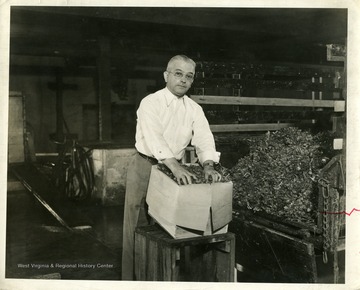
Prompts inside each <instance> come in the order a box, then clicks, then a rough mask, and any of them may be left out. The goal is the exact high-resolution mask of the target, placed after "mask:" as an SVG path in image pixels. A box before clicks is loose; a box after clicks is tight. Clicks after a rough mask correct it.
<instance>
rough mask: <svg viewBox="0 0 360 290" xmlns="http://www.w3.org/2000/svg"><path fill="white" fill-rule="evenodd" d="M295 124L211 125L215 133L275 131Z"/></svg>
mask: <svg viewBox="0 0 360 290" xmlns="http://www.w3.org/2000/svg"><path fill="white" fill-rule="evenodd" d="M291 126H294V124H291V123H274V124H225V125H210V129H211V131H212V132H214V133H219V132H252V131H275V130H279V129H281V128H287V127H291Z"/></svg>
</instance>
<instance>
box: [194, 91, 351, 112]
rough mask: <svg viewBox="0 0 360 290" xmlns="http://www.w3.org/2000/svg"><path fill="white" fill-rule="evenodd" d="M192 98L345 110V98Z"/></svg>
mask: <svg viewBox="0 0 360 290" xmlns="http://www.w3.org/2000/svg"><path fill="white" fill-rule="evenodd" d="M191 99H193V100H194V101H195V102H197V103H198V104H203V105H253V106H279V107H314V108H334V110H335V112H344V111H345V101H343V100H308V99H283V98H251V97H233V96H210V95H192V96H191Z"/></svg>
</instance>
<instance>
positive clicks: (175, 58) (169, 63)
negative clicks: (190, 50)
mask: <svg viewBox="0 0 360 290" xmlns="http://www.w3.org/2000/svg"><path fill="white" fill-rule="evenodd" d="M176 60H182V61H185V62H188V63H191V64H192V65H193V66H194V68H196V63H195V61H193V60H192V59H191V58H190V57H188V56H186V55H184V54H178V55H175V56H173V57H172V58H171V59H170V60H169V62H168V65H167V67H166V70H170V68H171V66H172V63H173V62H174V61H176Z"/></svg>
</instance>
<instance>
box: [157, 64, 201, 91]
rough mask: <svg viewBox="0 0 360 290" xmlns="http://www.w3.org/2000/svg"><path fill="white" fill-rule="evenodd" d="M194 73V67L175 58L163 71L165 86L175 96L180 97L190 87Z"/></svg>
mask: <svg viewBox="0 0 360 290" xmlns="http://www.w3.org/2000/svg"><path fill="white" fill-rule="evenodd" d="M194 75H195V67H194V66H193V65H192V64H191V63H189V62H185V61H182V60H175V61H174V62H173V63H172V64H171V66H170V67H169V68H168V71H165V72H164V79H165V82H166V86H167V88H168V89H169V91H170V92H172V93H173V94H174V95H175V96H177V97H182V96H183V95H185V94H186V92H187V91H188V90H189V89H190V87H191V85H192V81H193V78H194Z"/></svg>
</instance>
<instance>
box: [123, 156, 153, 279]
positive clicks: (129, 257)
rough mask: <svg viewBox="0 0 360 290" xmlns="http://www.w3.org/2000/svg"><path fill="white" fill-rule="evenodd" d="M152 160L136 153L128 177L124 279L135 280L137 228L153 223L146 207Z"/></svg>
mask: <svg viewBox="0 0 360 290" xmlns="http://www.w3.org/2000/svg"><path fill="white" fill-rule="evenodd" d="M151 166H152V164H151V162H149V161H148V160H146V159H144V158H143V157H141V156H140V155H139V154H135V155H134V157H133V159H132V161H131V163H130V164H129V167H128V171H127V178H126V193H125V211H124V224H123V252H122V280H134V279H136V277H134V256H135V249H134V244H135V228H136V227H137V226H145V225H149V224H151V223H152V222H151V218H150V217H149V215H148V213H147V208H146V201H145V200H146V193H147V189H148V185H149V178H150V172H151Z"/></svg>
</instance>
